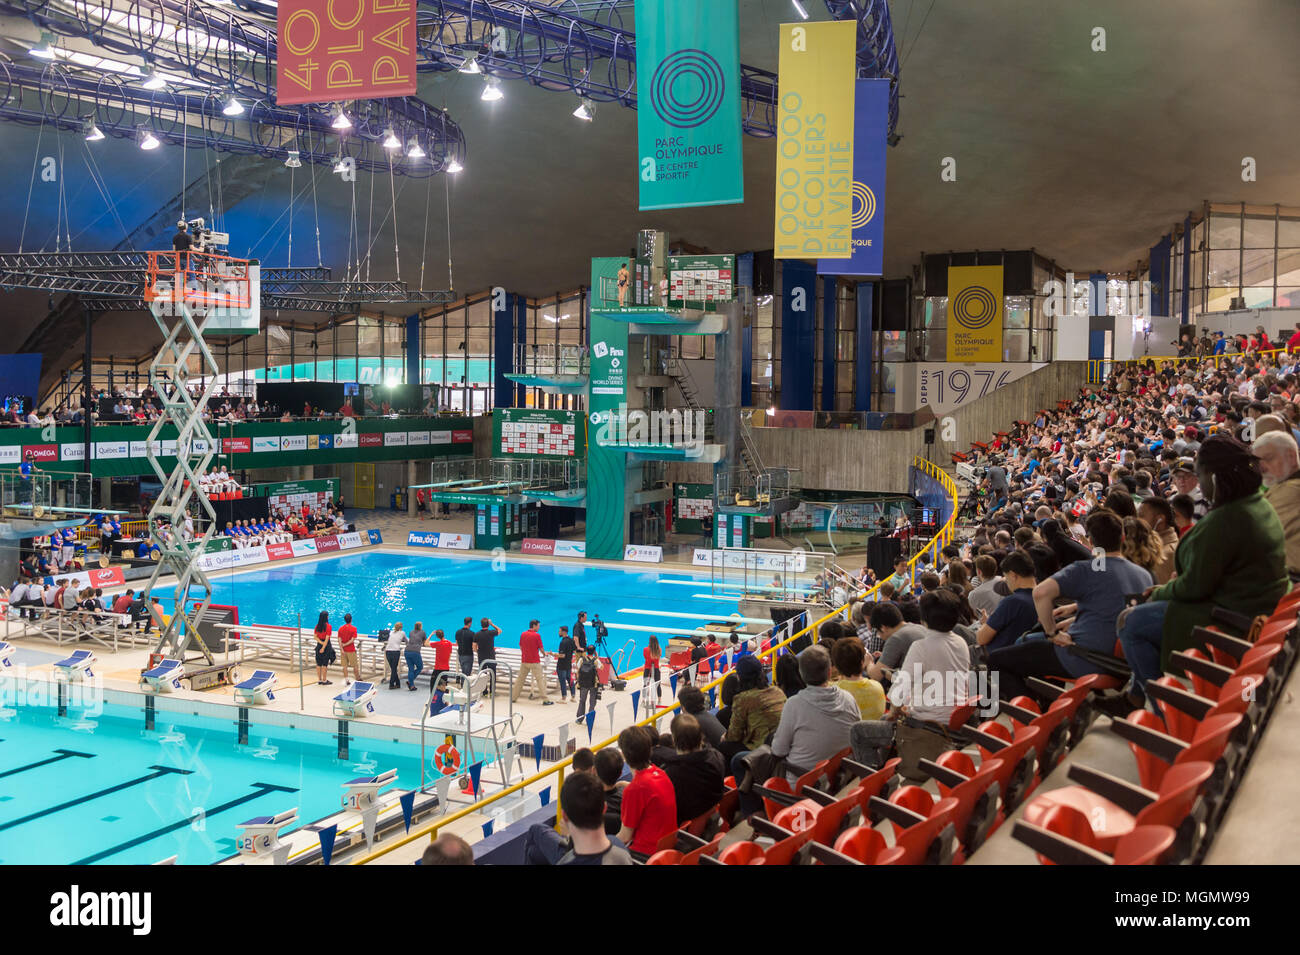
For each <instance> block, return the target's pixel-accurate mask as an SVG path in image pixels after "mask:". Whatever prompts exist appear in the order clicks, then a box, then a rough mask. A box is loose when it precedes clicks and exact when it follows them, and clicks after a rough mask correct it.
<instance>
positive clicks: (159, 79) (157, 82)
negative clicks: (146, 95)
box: [140, 68, 167, 90]
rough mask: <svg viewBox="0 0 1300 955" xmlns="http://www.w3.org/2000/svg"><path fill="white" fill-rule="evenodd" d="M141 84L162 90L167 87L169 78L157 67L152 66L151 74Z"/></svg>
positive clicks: (150, 88) (149, 88)
mask: <svg viewBox="0 0 1300 955" xmlns="http://www.w3.org/2000/svg"><path fill="white" fill-rule="evenodd" d="M140 85H141V86H143V87H144V88H145V89H147V90H162V89H166V88H167V80H165V79H164V78H163V75H162V74H161V73H159V72H158V70H157V69H156V68H151V69H150V70H149V75H148V76H146V77H145V78H144V82H143V83H141V84H140Z"/></svg>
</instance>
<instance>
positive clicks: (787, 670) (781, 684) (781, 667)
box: [772, 640, 807, 700]
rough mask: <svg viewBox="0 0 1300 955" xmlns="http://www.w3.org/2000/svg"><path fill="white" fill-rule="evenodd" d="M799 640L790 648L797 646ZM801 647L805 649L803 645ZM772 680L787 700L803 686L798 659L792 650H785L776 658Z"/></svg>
mask: <svg viewBox="0 0 1300 955" xmlns="http://www.w3.org/2000/svg"><path fill="white" fill-rule="evenodd" d="M798 643H799V641H797V640H796V641H795V642H794V643H793V644H791V648H792V649H793V647H795V646H797V645H798ZM802 649H805V650H806V649H807V647H806V646H805V647H803V648H802ZM772 681H773V682H774V683H775V684H776V686H777V687H778V688H779V689H780V691H781V692H782V693H783V694H785V698H786V699H787V700H789V699H791V698H792V697H794V696H796V695H797V694H798V693H799V691H800V690H802V689H803V688H804V682H803V678H802V677H801V676H800V675H799V660H798V657H796V656H795V654H794V653H793V652H787V653H785V654H784V655H782V656H781V657H778V658H777V661H776V667H775V670H774V672H773V675H772Z"/></svg>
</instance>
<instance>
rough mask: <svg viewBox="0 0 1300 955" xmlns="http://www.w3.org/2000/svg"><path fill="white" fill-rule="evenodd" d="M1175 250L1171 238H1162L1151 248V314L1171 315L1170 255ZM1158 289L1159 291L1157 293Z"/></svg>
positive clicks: (1165, 236)
mask: <svg viewBox="0 0 1300 955" xmlns="http://www.w3.org/2000/svg"><path fill="white" fill-rule="evenodd" d="M1172 249H1173V240H1172V239H1171V238H1170V236H1167V235H1164V236H1161V237H1160V241H1159V242H1157V243H1156V244H1155V245H1153V246H1151V273H1150V274H1151V314H1152V315H1165V316H1167V315H1168V314H1169V253H1170V251H1171V250H1172ZM1157 289H1158V290H1159V291H1157Z"/></svg>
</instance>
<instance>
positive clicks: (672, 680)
mask: <svg viewBox="0 0 1300 955" xmlns="http://www.w3.org/2000/svg"><path fill="white" fill-rule="evenodd" d="M668 686H669V687H670V688H671V689H672V691H673V696H674V697H676V696H677V674H676V673H670V674H668Z"/></svg>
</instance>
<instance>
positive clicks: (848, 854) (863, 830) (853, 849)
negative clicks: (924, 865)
mask: <svg viewBox="0 0 1300 955" xmlns="http://www.w3.org/2000/svg"><path fill="white" fill-rule="evenodd" d="M809 849H810V851H811V854H812V857H813V858H814V859H815V860H817V862H819V863H821V864H822V865H877V864H879V862H880V860H881V857H882V856H883V855H885V854H886V853H889V852H894V851H896V850H893V849H890V847H889V846H888V845H887V844H886V843H885V837H884V836H882V835H881V834H880V833H879V832H877V831H876V830H875V829H872V828H871V827H870V826H854V827H853V828H851V829H846V830H844V832H843V833H841V835H840V837H839V838H838V839H836V840H835V846H834V848H830V847H828V846H826V845H825V844H823V843H819V842H814V843H812V844H811V845H810V846H809ZM900 851H901V850H900Z"/></svg>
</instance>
